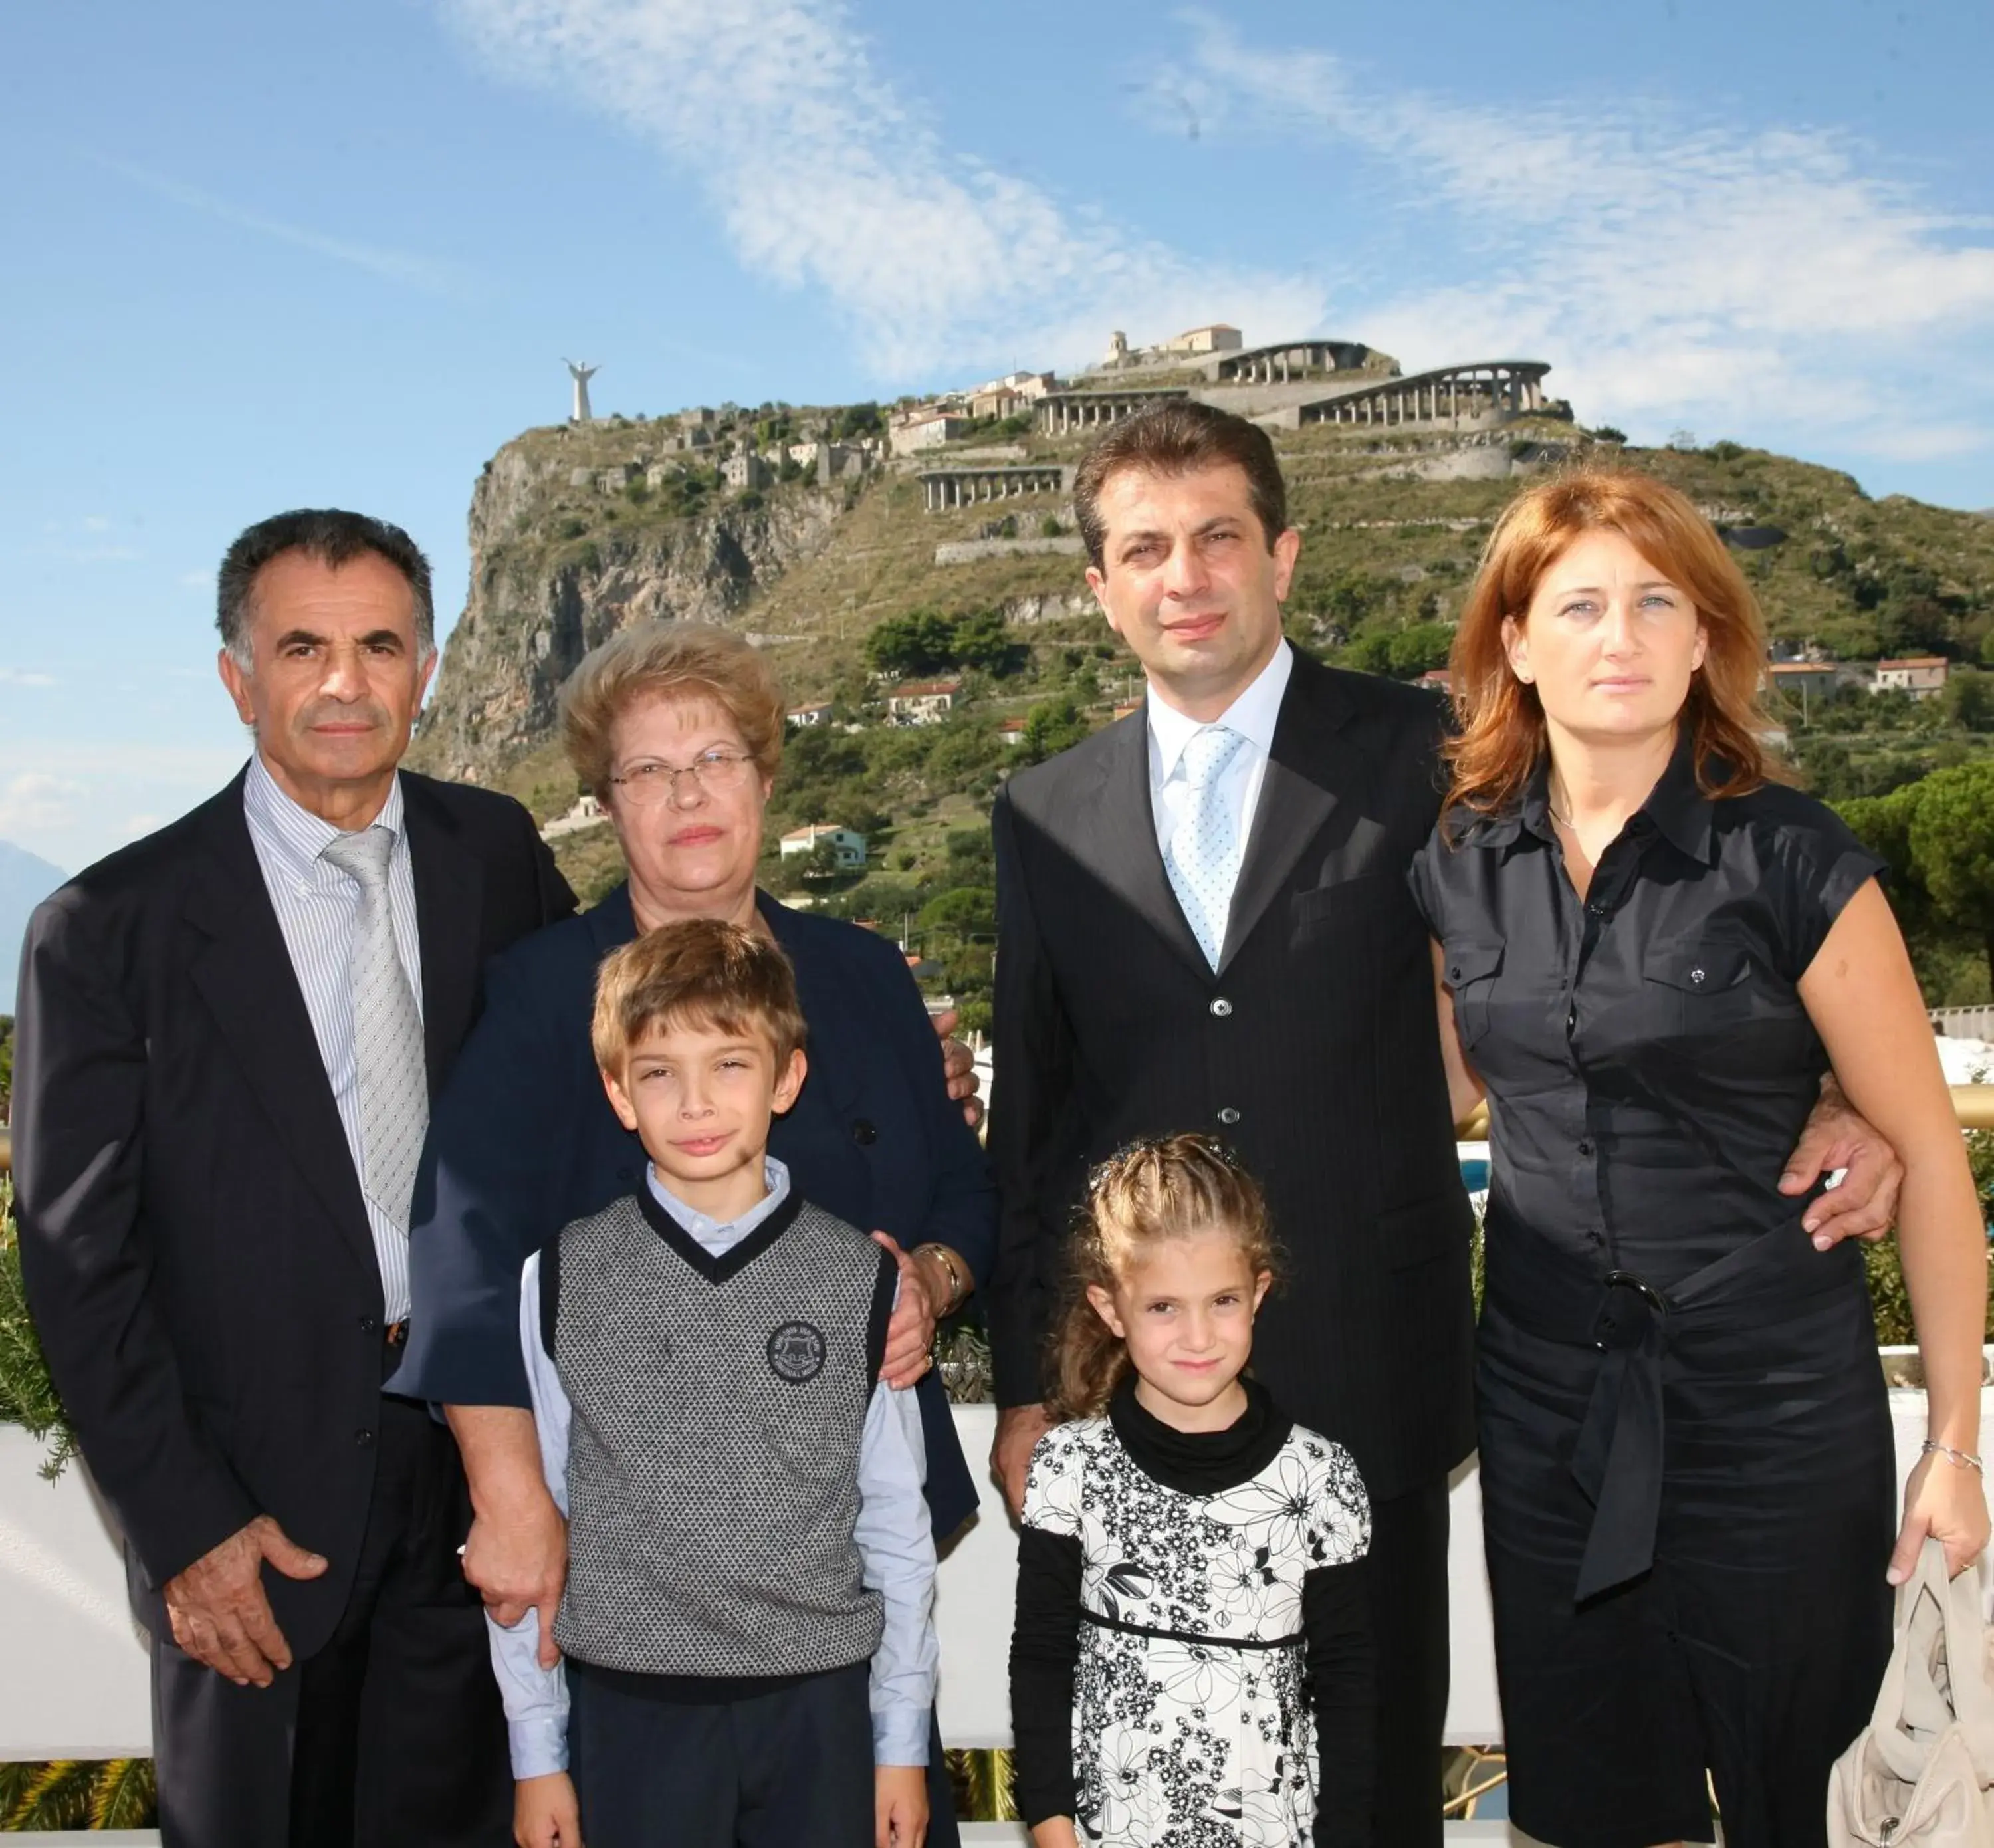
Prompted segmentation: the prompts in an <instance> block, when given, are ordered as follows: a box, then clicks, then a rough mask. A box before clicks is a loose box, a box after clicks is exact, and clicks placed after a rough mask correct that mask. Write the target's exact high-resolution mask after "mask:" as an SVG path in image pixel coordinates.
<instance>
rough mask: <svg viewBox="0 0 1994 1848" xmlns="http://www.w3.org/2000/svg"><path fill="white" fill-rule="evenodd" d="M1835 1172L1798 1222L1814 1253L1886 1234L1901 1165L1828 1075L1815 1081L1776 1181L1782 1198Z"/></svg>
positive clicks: (1901, 1177)
mask: <svg viewBox="0 0 1994 1848" xmlns="http://www.w3.org/2000/svg"><path fill="white" fill-rule="evenodd" d="M1836 1168H1842V1169H1845V1170H1846V1172H1845V1174H1843V1176H1842V1184H1841V1185H1840V1186H1838V1187H1832V1188H1829V1189H1828V1191H1827V1192H1825V1193H1824V1194H1823V1195H1821V1197H1820V1198H1818V1199H1817V1200H1815V1201H1814V1202H1813V1204H1812V1205H1810V1206H1809V1207H1808V1208H1807V1215H1806V1217H1805V1218H1804V1219H1803V1220H1802V1221H1801V1222H1800V1223H1801V1224H1802V1225H1803V1226H1805V1227H1806V1229H1807V1232H1808V1233H1810V1234H1811V1236H1812V1237H1813V1239H1814V1248H1815V1250H1818V1251H1828V1250H1832V1249H1833V1248H1834V1247H1835V1246H1837V1245H1838V1244H1840V1243H1841V1242H1842V1240H1843V1239H1851V1238H1853V1239H1869V1240H1872V1241H1873V1240H1875V1239H1880V1238H1882V1237H1883V1236H1885V1235H1886V1233H1889V1231H1890V1226H1891V1224H1892V1222H1893V1221H1894V1220H1895V1219H1896V1216H1897V1190H1898V1189H1899V1188H1900V1187H1902V1186H1903V1181H1904V1164H1903V1162H1901V1161H1899V1160H1898V1159H1897V1151H1896V1150H1895V1149H1893V1147H1891V1146H1890V1143H1887V1142H1886V1141H1885V1140H1883V1137H1882V1135H1881V1134H1880V1133H1879V1132H1878V1131H1877V1130H1876V1127H1875V1126H1874V1125H1873V1124H1872V1123H1870V1122H1869V1120H1868V1119H1867V1118H1866V1117H1862V1116H1858V1115H1857V1114H1856V1113H1855V1107H1854V1106H1852V1104H1851V1103H1850V1102H1849V1101H1848V1099H1847V1098H1845V1096H1843V1095H1842V1087H1841V1086H1840V1085H1838V1084H1837V1083H1836V1082H1835V1078H1834V1076H1833V1075H1832V1074H1831V1075H1829V1076H1828V1077H1827V1078H1824V1079H1822V1080H1821V1098H1820V1101H1819V1102H1817V1103H1816V1104H1815V1106H1814V1111H1813V1113H1812V1114H1811V1116H1809V1117H1808V1118H1807V1123H1806V1125H1805V1126H1804V1128H1803V1129H1802V1130H1801V1131H1800V1140H1799V1142H1798V1143H1796V1144H1795V1145H1794V1152H1793V1154H1791V1155H1790V1156H1789V1157H1787V1171H1786V1172H1785V1173H1784V1174H1782V1175H1781V1176H1780V1192H1781V1193H1783V1194H1794V1195H1798V1194H1804V1193H1805V1192H1806V1191H1807V1189H1808V1188H1811V1187H1812V1186H1813V1185H1814V1183H1815V1181H1818V1180H1819V1179H1820V1178H1821V1176H1822V1175H1823V1174H1831V1173H1832V1172H1833V1171H1835V1169H1836Z"/></svg>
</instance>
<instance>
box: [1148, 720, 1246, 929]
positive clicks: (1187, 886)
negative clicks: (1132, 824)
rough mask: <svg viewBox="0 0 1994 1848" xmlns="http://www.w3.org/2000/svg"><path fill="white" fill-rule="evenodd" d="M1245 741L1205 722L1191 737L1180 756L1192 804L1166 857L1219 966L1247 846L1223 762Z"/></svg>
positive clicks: (1173, 885) (1187, 912)
mask: <svg viewBox="0 0 1994 1848" xmlns="http://www.w3.org/2000/svg"><path fill="white" fill-rule="evenodd" d="M1245 742H1246V740H1245V738H1244V737H1243V736H1242V735H1241V734H1240V733H1239V732H1235V731H1234V730H1233V729H1232V728H1231V727H1230V726H1229V725H1205V726H1204V727H1202V728H1201V729H1199V730H1197V731H1196V732H1193V733H1192V734H1191V739H1190V742H1188V743H1187V744H1186V745H1185V746H1184V756H1183V757H1182V758H1181V759H1180V763H1182V765H1183V767H1184V781H1185V782H1186V783H1187V784H1188V785H1189V786H1190V789H1191V802H1190V804H1189V806H1188V807H1187V808H1186V809H1185V811H1184V814H1183V816H1182V817H1181V818H1180V820H1179V821H1178V822H1177V831H1176V832H1174V833H1173V835H1171V836H1170V851H1169V852H1167V854H1165V855H1163V865H1164V866H1165V868H1166V869H1167V871H1168V872H1169V873H1170V889H1171V890H1173V892H1175V893H1177V903H1179V904H1180V905H1182V906H1183V907H1184V916H1185V917H1187V919H1189V920H1190V922H1191V934H1193V935H1194V937H1196V938H1197V941H1198V947H1199V948H1201V949H1202V950H1203V951H1204V957H1205V960H1206V961H1207V962H1209V963H1210V964H1211V966H1212V967H1213V968H1214V969H1217V968H1218V958H1219V956H1220V955H1221V953H1222V952H1223V951H1224V950H1225V919H1226V914H1228V912H1229V911H1230V910H1232V887H1233V883H1234V882H1235V880H1236V879H1238V878H1239V861H1240V857H1241V854H1242V849H1243V848H1244V845H1245V843H1244V842H1243V840H1242V838H1241V835H1240V831H1239V817H1238V815H1237V814H1236V813H1235V804H1232V803H1231V802H1228V801H1226V800H1225V795H1224V794H1223V793H1222V792H1221V789H1220V787H1219V786H1220V784H1221V783H1222V782H1223V781H1224V780H1225V766H1227V765H1228V763H1231V762H1232V759H1233V758H1234V757H1235V756H1237V755H1238V753H1239V747H1240V746H1242V744H1244V743H1245Z"/></svg>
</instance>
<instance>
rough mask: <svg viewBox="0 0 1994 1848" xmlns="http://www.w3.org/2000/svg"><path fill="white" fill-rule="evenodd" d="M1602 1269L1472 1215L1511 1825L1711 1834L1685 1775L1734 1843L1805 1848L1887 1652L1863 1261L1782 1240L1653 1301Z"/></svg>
mask: <svg viewBox="0 0 1994 1848" xmlns="http://www.w3.org/2000/svg"><path fill="white" fill-rule="evenodd" d="M1713 1273H1715V1275H1713ZM1488 1278H1489V1284H1488V1291H1487V1301H1486V1304H1485V1308H1484V1310H1483V1313H1482V1322H1481V1328H1480V1333H1479V1339H1478V1359H1477V1373H1476V1379H1477V1387H1478V1401H1479V1421H1480V1443H1481V1476H1482V1510H1483V1524H1484V1533H1485V1542H1486V1548H1487V1556H1488V1562H1489V1586H1490V1591H1491V1593H1492V1599H1493V1606H1494V1616H1495V1651H1496V1669H1497V1674H1498V1678H1499V1685H1500V1689H1501V1692H1502V1712H1503V1722H1504V1730H1505V1733H1506V1743H1507V1747H1508V1752H1509V1791H1510V1810H1511V1814H1512V1815H1513V1817H1514V1818H1515V1819H1516V1823H1517V1825H1518V1826H1519V1827H1520V1828H1522V1829H1525V1830H1526V1831H1528V1832H1529V1833H1530V1834H1532V1835H1533V1836H1537V1837H1538V1838H1539V1839H1540V1840H1543V1841H1544V1842H1547V1843H1553V1844H1556V1845H1557V1848H1646V1845H1647V1844H1650V1843H1657V1842H1662V1841H1667V1840H1672V1839H1689V1840H1692V1841H1694V1840H1707V1839H1709V1838H1710V1836H1711V1829H1710V1808H1709V1803H1708V1797H1707V1795H1706V1787H1705V1774H1706V1771H1707V1772H1708V1774H1709V1776H1710V1778H1711V1781H1712V1782H1713V1783H1714V1785H1715V1791H1716V1794H1717V1797H1718V1803H1719V1805H1720V1806H1721V1808H1722V1813H1723V1819H1724V1828H1725V1840H1726V1842H1727V1843H1728V1844H1729V1848H1771V1845H1774V1844H1776V1845H1777V1848H1801V1845H1805V1848H1818V1844H1821V1843H1823V1841H1824V1837H1825V1821H1824V1817H1825V1809H1826V1798H1827V1789H1828V1767H1830V1765H1831V1764H1832V1763H1833V1762H1834V1761H1835V1758H1836V1757H1838V1755H1839V1754H1840V1753H1841V1752H1842V1750H1844V1749H1845V1747H1847V1745H1848V1743H1849V1741H1850V1740H1852V1738H1853V1737H1855V1733H1857V1732H1858V1731H1859V1730H1861V1728H1862V1726H1863V1724H1864V1723H1866V1721H1867V1719H1868V1718H1869V1710H1870V1708H1871V1706H1872V1704H1873V1702H1874V1701H1875V1698H1876V1686H1877V1683H1878V1682H1879V1679H1880V1678H1881V1676H1882V1674H1883V1666H1884V1664H1885V1662H1886V1660H1887V1659H1888V1657H1889V1654H1890V1640H1891V1593H1890V1587H1889V1586H1888V1585H1887V1584H1886V1582H1885V1580H1884V1577H1883V1573H1884V1569H1885V1567H1886V1564H1887V1562H1888V1559H1889V1556H1890V1547H1891V1544H1892V1541H1893V1534H1894V1528H1895V1516H1896V1482H1895V1463H1894V1452H1893V1445H1892V1438H1891V1429H1890V1407H1889V1400H1888V1396H1887V1394H1886V1391H1885V1388H1884V1385H1883V1374H1882V1370H1881V1369H1880V1368H1879V1366H1878V1363H1877V1359H1876V1329H1875V1323H1874V1319H1873V1318H1872V1315H1871V1312H1870V1307H1869V1295H1868V1292H1867V1290H1866V1287H1865V1284H1864V1281H1863V1274H1862V1259H1861V1255H1860V1253H1859V1250H1856V1249H1855V1248H1854V1247H1852V1246H1838V1247H1837V1248H1836V1250H1834V1251H1832V1252H1829V1253H1817V1252H1815V1251H1814V1250H1813V1247H1812V1246H1811V1243H1808V1241H1807V1236H1806V1234H1805V1233H1803V1232H1802V1231H1801V1230H1800V1227H1799V1225H1798V1222H1797V1221H1795V1222H1793V1223H1792V1224H1790V1225H1788V1226H1782V1227H1780V1228H1779V1229H1777V1230H1776V1231H1774V1232H1772V1233H1767V1234H1766V1235H1765V1236H1763V1237H1762V1238H1760V1239H1754V1240H1751V1241H1749V1243H1744V1244H1741V1246H1739V1248H1738V1249H1736V1250H1734V1251H1733V1252H1732V1253H1731V1254H1730V1255H1729V1257H1727V1258H1726V1259H1725V1260H1724V1261H1723V1263H1722V1266H1718V1267H1708V1268H1707V1269H1706V1270H1704V1271H1703V1272H1700V1273H1698V1274H1697V1275H1696V1276H1694V1277H1690V1278H1687V1279H1684V1280H1682V1281H1681V1283H1680V1284H1676V1285H1674V1286H1672V1287H1670V1289H1669V1290H1667V1291H1661V1290H1656V1289H1653V1287H1650V1286H1649V1285H1647V1284H1646V1283H1644V1282H1643V1281H1642V1280H1639V1279H1623V1278H1619V1275H1618V1274H1615V1279H1616V1281H1615V1282H1613V1283H1612V1284H1609V1283H1608V1282H1606V1281H1605V1280H1604V1279H1603V1278H1602V1277H1601V1276H1599V1275H1598V1274H1586V1273H1585V1272H1583V1271H1581V1270H1580V1269H1579V1268H1578V1266H1577V1265H1576V1264H1575V1263H1574V1260H1572V1259H1571V1257H1568V1256H1567V1255H1566V1254H1565V1253H1564V1252H1562V1251H1561V1250H1559V1249H1558V1248H1557V1247H1556V1246H1553V1245H1551V1244H1550V1243H1549V1242H1548V1241H1547V1240H1545V1239H1542V1238H1541V1237H1540V1236H1538V1235H1537V1234H1536V1233H1533V1232H1531V1231H1530V1229H1528V1228H1526V1227H1523V1226H1519V1225H1517V1224H1516V1222H1513V1221H1511V1220H1506V1219H1504V1217H1503V1215H1502V1213H1501V1212H1500V1209H1496V1210H1495V1212H1493V1213H1492V1216H1491V1222H1490V1226H1489V1270H1488ZM1582 1577H1583V1580H1584V1583H1585V1593H1586V1595H1585V1596H1581V1595H1580V1593H1581V1580H1582Z"/></svg>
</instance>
